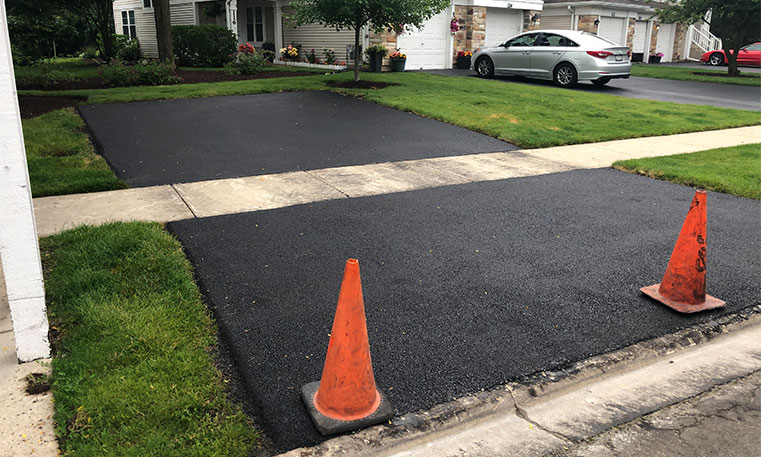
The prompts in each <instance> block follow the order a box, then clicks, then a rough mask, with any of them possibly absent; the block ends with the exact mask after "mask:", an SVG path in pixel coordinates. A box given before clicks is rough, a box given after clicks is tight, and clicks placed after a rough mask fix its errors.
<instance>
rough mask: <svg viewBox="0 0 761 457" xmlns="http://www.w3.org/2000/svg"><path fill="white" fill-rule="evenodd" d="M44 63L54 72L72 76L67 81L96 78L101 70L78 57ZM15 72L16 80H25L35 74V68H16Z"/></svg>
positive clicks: (62, 58) (61, 58)
mask: <svg viewBox="0 0 761 457" xmlns="http://www.w3.org/2000/svg"><path fill="white" fill-rule="evenodd" d="M44 62H46V63H47V64H48V65H50V68H51V69H52V70H53V71H54V72H59V74H67V75H70V77H69V78H66V79H82V78H94V77H96V76H98V70H99V69H100V67H98V66H92V65H87V63H86V62H85V60H84V59H80V58H78V57H60V58H57V59H50V60H45V61H44ZM13 71H14V73H15V75H16V79H23V78H24V77H26V76H27V75H29V74H31V73H33V72H35V67H34V66H26V67H19V66H15V67H14V68H13Z"/></svg>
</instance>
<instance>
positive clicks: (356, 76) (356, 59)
mask: <svg viewBox="0 0 761 457" xmlns="http://www.w3.org/2000/svg"><path fill="white" fill-rule="evenodd" d="M361 29H362V26H361V25H359V24H357V25H355V26H354V82H357V81H359V64H360V63H361V62H362V53H361V52H360V49H359V32H360V30H361Z"/></svg>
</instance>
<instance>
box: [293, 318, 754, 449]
mask: <svg viewBox="0 0 761 457" xmlns="http://www.w3.org/2000/svg"><path fill="white" fill-rule="evenodd" d="M754 327H756V328H758V327H761V304H756V305H752V306H750V307H748V308H745V309H743V310H740V311H738V312H737V313H734V314H730V315H726V316H719V317H717V318H715V319H712V320H710V321H708V322H704V323H702V324H698V325H695V326H691V327H687V328H684V329H682V330H679V331H677V332H674V333H671V334H668V335H664V336H661V337H657V338H653V339H650V340H644V341H641V342H638V343H635V344H633V345H630V346H627V347H624V348H621V349H618V350H615V351H612V352H609V353H606V354H601V355H597V356H593V357H590V358H588V359H585V360H582V361H579V362H575V363H571V364H569V365H567V366H566V367H562V368H559V369H557V370H555V371H542V372H538V373H534V374H532V375H529V376H525V377H523V378H520V379H518V380H515V381H513V382H510V383H507V384H504V385H500V386H497V387H495V388H493V389H489V390H486V389H484V390H482V391H481V392H478V393H476V394H472V395H468V396H464V397H460V398H457V399H455V400H453V401H451V402H447V403H443V404H439V405H436V406H434V407H433V408H431V409H429V410H425V411H415V412H412V413H407V414H404V415H402V416H400V417H396V418H394V419H393V421H392V422H391V423H389V424H384V425H379V426H375V427H371V428H367V429H364V430H361V431H359V432H356V433H354V434H350V435H343V436H339V437H336V438H333V439H331V440H328V441H325V442H323V443H321V444H319V445H316V446H314V447H310V448H298V449H294V450H292V451H290V452H286V453H283V454H280V455H281V456H287V457H296V456H298V457H323V456H333V455H363V456H364V455H368V456H369V455H389V454H393V453H394V452H395V448H396V449H398V448H399V447H400V446H402V444H403V443H404V442H407V441H409V440H412V439H416V440H421V441H428V440H434V439H435V437H433V436H431V435H434V433H437V434H440V433H441V432H442V431H447V430H448V429H452V430H454V429H455V427H462V426H463V424H464V423H466V422H467V424H468V426H471V427H476V426H478V425H479V424H481V423H483V422H486V421H488V420H489V418H490V417H493V416H494V415H495V414H516V415H517V416H518V417H520V418H521V419H523V420H525V421H527V422H526V423H527V424H529V423H531V424H533V422H532V421H531V420H530V419H528V418H527V417H523V415H522V414H521V413H522V408H521V405H524V404H535V403H537V402H542V401H545V400H549V399H552V398H554V397H556V396H560V395H562V394H564V393H568V392H573V391H580V390H583V389H585V386H587V385H589V384H591V383H593V382H595V381H598V380H600V379H601V378H602V377H609V376H613V375H616V374H621V373H626V372H630V371H633V370H636V369H638V368H641V367H644V366H647V365H649V364H652V363H655V362H656V361H658V360H659V359H662V358H664V357H667V356H670V355H672V354H675V353H677V352H681V351H684V350H686V349H690V348H694V347H696V346H699V345H702V344H705V343H708V342H711V341H713V340H715V339H716V338H719V337H721V336H725V335H728V334H730V333H736V332H740V331H742V330H745V329H751V328H754ZM726 382H727V381H717V382H716V383H715V384H714V385H712V386H711V387H710V388H713V387H715V386H718V385H721V384H724V383H726ZM710 388H709V389H708V390H710ZM705 391H707V390H706V389H703V390H702V392H701V393H703V392H705ZM687 398H690V396H686V397H684V398H683V399H682V400H685V399H687ZM646 414H649V412H648V413H646ZM646 414H642V415H646ZM638 417H640V416H638ZM632 420H633V419H632ZM627 422H628V421H627ZM533 425H534V426H535V427H537V428H540V427H539V425H538V424H533ZM618 425H620V422H614V423H610V424H609V426H608V427H607V428H606V429H610V428H613V427H615V426H618ZM542 431H543V432H548V434H550V435H555V434H554V433H553V432H552V431H549V430H542ZM597 434H598V433H590V434H589V435H588V436H586V437H584V438H585V439H587V438H591V437H593V436H596V435H597ZM556 438H559V441H562V442H565V443H571V442H573V441H575V440H570V441H569V440H568V437H565V436H556ZM541 454H543V453H541Z"/></svg>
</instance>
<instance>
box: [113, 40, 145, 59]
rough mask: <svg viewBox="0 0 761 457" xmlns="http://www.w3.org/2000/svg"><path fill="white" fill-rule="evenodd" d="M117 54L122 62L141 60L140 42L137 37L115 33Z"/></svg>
mask: <svg viewBox="0 0 761 457" xmlns="http://www.w3.org/2000/svg"><path fill="white" fill-rule="evenodd" d="M114 46H115V47H116V48H115V56H116V58H117V59H119V60H121V61H122V62H127V63H135V62H137V61H139V60H140V43H139V42H138V41H137V38H130V37H128V36H127V35H118V34H117V35H114Z"/></svg>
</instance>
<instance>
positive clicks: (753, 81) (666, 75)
mask: <svg viewBox="0 0 761 457" xmlns="http://www.w3.org/2000/svg"><path fill="white" fill-rule="evenodd" d="M742 70H743V68H742V67H740V73H741V74H743V75H747V76H752V77H751V78H745V77H741V78H730V77H728V76H721V75H726V74H727V70H726V68H725V69H723V70H714V69H711V67H709V66H706V68H704V69H703V68H679V67H666V66H660V65H655V64H652V65H644V64H634V65H632V76H641V77H644V78H659V79H675V80H678V81H697V82H704V83H721V84H739V85H742V86H761V74H759V73H750V72H743V71H742ZM695 73H713V74H716V76H706V75H696V74H695Z"/></svg>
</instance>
